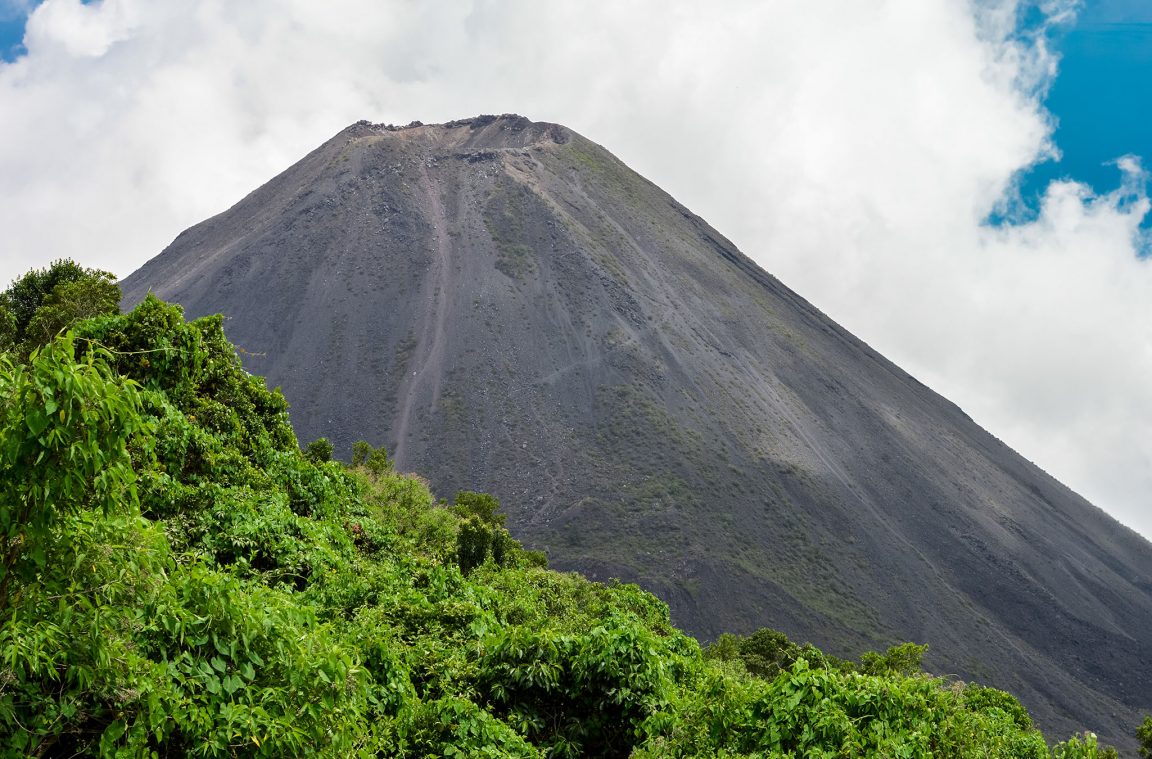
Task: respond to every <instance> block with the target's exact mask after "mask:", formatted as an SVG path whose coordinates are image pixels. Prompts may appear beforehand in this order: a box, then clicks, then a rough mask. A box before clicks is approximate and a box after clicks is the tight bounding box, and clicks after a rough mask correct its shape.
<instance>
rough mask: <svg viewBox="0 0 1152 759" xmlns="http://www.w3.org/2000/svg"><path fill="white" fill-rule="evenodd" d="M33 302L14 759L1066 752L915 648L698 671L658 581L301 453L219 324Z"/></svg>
mask: <svg viewBox="0 0 1152 759" xmlns="http://www.w3.org/2000/svg"><path fill="white" fill-rule="evenodd" d="M85 276H87V277H88V279H89V280H90V282H89V283H90V284H92V285H93V289H94V290H97V291H98V290H99V288H98V287H96V286H95V284H93V281H95V282H99V281H108V280H107V278H106V277H104V276H103V275H102V274H100V273H89V274H88V275H85ZM70 281H71V282H72V283H73V284H74V283H75V282H83V281H85V279H84V277H79V278H76V279H74V280H70ZM36 282H40V284H36ZM32 284H36V287H35V288H32V290H30V292H32V293H33V294H32V295H30V296H28V298H26V299H25V300H20V299H19V298H13V297H11V296H10V295H9V294H7V293H6V294H5V297H6V298H7V300H4V299H2V298H0V307H4V308H7V309H8V311H6V312H0V313H8V314H12V313H16V312H15V311H14V310H13V309H12V307H11V306H10V305H8V304H12V303H17V304H20V309H23V310H20V311H19V317H18V319H17V318H12V319H9V323H10V324H12V323H15V324H17V326H19V325H21V324H22V325H24V326H23V327H20V328H19V329H17V330H16V331H15V332H14V333H12V334H15V335H16V336H17V338H18V339H14V340H11V341H10V342H9V343H8V347H9V351H8V352H7V353H5V354H3V357H2V358H0V436H2V437H0V551H2V558H3V563H2V566H0V661H2V662H3V669H2V671H0V756H4V757H18V756H61V757H63V756H77V755H100V756H185V755H188V756H203V757H227V756H304V755H328V756H340V757H345V756H430V757H436V756H439V757H450V756H469V757H471V756H493V757H504V756H512V757H540V756H557V757H563V756H603V757H626V756H634V757H666V756H716V757H735V756H763V757H791V756H795V757H800V756H804V757H807V756H818V757H841V756H883V757H928V756H938V757H982V758H983V757H1037V758H1039V757H1048V756H1050V750H1049V749H1048V747H1047V746H1046V745H1045V742H1044V739H1043V737H1042V736H1041V735H1040V733H1039V732H1037V731H1036V730H1035V729H1034V728H1033V727H1032V724H1031V721H1030V719H1029V717H1028V715H1027V713H1026V712H1025V710H1024V709H1023V708H1022V707H1021V706H1020V704H1019V703H1018V702H1017V701H1016V700H1015V699H1014V698H1012V697H1011V696H1010V695H1008V694H1006V693H1003V692H1000V691H996V690H992V689H989V688H983V687H980V686H977V685H969V684H964V683H960V682H955V681H946V680H941V679H936V678H932V677H930V676H928V675H926V674H923V673H921V672H920V670H919V658H920V655H921V654H922V653H923V647H921V646H914V645H911V644H907V645H905V646H899V647H894V648H893V649H890V650H889V651H888V652H887V653H884V654H870V655H866V656H865V657H864V658H862V660H861V661H860V662H859V663H850V662H844V661H840V660H837V659H834V658H832V657H827V656H825V655H823V654H822V653H821V652H819V651H818V650H817V649H815V648H812V647H811V646H797V645H795V644H794V643H792V642H791V641H788V639H787V638H785V637H784V636H783V635H781V634H779V633H775V632H773V631H767V630H766V631H761V632H759V633H756V634H754V635H752V636H749V637H747V638H739V637H736V636H724V637H723V638H721V640H720V641H718V642H717V644H715V645H714V646H712V647H710V648H709V649H708V651H707V652H702V651H701V649H700V647H699V645H698V644H697V643H696V642H695V641H694V640H692V639H691V638H689V637H687V636H685V635H683V634H682V633H680V632H679V631H677V630H676V629H675V628H673V627H672V625H671V624H670V623H669V619H668V610H667V607H666V606H665V605H664V604H662V603H661V602H659V601H658V600H657V599H655V598H654V597H653V596H651V595H649V594H647V593H645V592H643V591H641V590H640V589H639V588H637V587H635V586H632V585H622V584H618V583H614V584H608V585H604V584H598V583H593V582H590V581H588V580H586V579H584V578H581V577H579V576H577V575H572V574H561V573H557V572H554V571H550V570H548V569H547V568H546V567H545V561H544V559H543V556H542V555H540V554H538V553H534V552H530V551H526V550H524V549H523V548H522V547H521V546H520V545H519V544H518V543H517V542H516V541H515V540H514V539H513V538H512V537H511V536H510V535H509V534H508V532H507V530H506V529H505V528H504V526H503V516H502V515H501V514H500V512H499V504H498V503H497V502H496V500H495V499H494V498H492V497H491V496H487V495H484V494H480V493H459V494H457V496H456V497H455V499H454V501H453V502H452V503H451V504H449V503H443V502H438V501H437V500H436V499H435V498H434V497H433V496H432V494H431V493H430V492H429V490H428V487H427V485H426V484H425V483H424V482H423V481H421V480H420V479H419V478H417V477H414V476H411V475H402V474H399V473H397V472H395V471H394V470H393V468H392V465H391V462H390V461H389V459H388V457H387V455H386V453H385V452H384V451H383V450H380V449H376V448H373V447H372V446H370V445H368V444H360V445H357V447H356V449H355V451H354V457H353V462H352V464H351V465H349V466H345V465H343V464H340V463H338V462H334V461H331V455H332V449H331V446H330V445H329V444H327V441H318V442H317V443H315V444H312V445H309V446H307V448H306V449H305V450H304V451H301V450H300V449H299V447H298V444H297V442H296V439H295V437H294V435H293V433H292V430H291V428H290V426H289V424H288V419H287V405H286V403H285V402H284V399H283V398H282V397H281V396H280V395H279V393H277V392H274V391H269V390H267V389H266V387H265V386H264V384H263V382H262V381H261V380H259V379H257V378H254V377H251V376H249V375H248V374H246V373H245V372H244V371H243V370H242V369H241V367H240V364H239V361H238V359H237V358H236V355H235V352H234V351H233V349H232V347H231V346H230V345H229V343H228V342H227V340H226V339H225V338H224V335H223V331H222V328H221V320H220V319H219V318H208V319H201V320H198V321H195V322H191V323H188V322H185V321H184V319H183V318H182V315H181V312H180V310H179V308H178V307H176V306H172V305H168V304H165V303H162V302H161V301H159V300H157V299H155V298H152V297H149V298H148V299H147V300H145V301H144V302H143V303H142V304H141V305H140V306H138V307H137V308H136V309H135V310H134V311H132V312H131V313H129V314H125V315H120V314H119V313H115V312H109V311H108V310H107V309H100V310H99V313H98V314H97V315H96V316H95V318H88V319H87V320H86V321H83V322H80V323H79V324H77V325H75V326H74V327H73V329H72V330H71V331H69V332H67V333H65V334H63V335H61V336H59V337H52V336H51V335H47V333H35V334H30V333H29V331H28V329H27V325H29V324H32V323H34V322H35V319H36V318H38V317H37V315H38V314H39V313H40V312H41V310H42V309H44V308H50V309H53V310H54V311H53V313H56V314H57V317H54V318H58V321H57V322H53V323H54V324H61V326H65V325H66V323H67V322H66V321H64V322H61V321H60V320H61V319H63V317H61V316H60V314H61V313H62V312H61V311H60V308H61V307H60V303H61V302H62V296H61V297H57V296H58V295H60V288H61V286H60V285H59V283H58V282H57V283H53V282H51V281H50V278H48V280H46V281H44V282H41V281H40V280H36V281H35V282H33V283H32ZM49 285H50V286H49ZM36 288H38V289H36ZM36 293H39V296H38V298H39V300H37V297H36ZM21 297H23V296H21ZM76 315H77V316H84V317H89V316H92V314H90V313H82V312H79V310H78V311H77V314H76ZM46 319H47V317H45V320H46ZM53 334H54V333H53ZM1148 729H1149V731H1150V732H1152V728H1148ZM1053 751H1054V753H1052V754H1051V755H1054V756H1057V757H1064V758H1065V759H1072V758H1073V757H1095V756H1103V755H1104V752H1102V751H1101V750H1099V749H1098V748H1097V747H1096V745H1095V739H1094V738H1093V737H1091V736H1088V735H1086V736H1085V737H1084V738H1082V739H1081V738H1074V739H1072V740H1070V741H1068V742H1067V743H1064V744H1060V745H1059V746H1057V747H1056V748H1055V749H1053Z"/></svg>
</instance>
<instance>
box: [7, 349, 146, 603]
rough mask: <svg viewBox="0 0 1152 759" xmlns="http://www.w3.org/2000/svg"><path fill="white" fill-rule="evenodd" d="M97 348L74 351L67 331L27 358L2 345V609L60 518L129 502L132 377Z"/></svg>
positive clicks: (137, 425) (138, 422)
mask: <svg viewBox="0 0 1152 759" xmlns="http://www.w3.org/2000/svg"><path fill="white" fill-rule="evenodd" d="M106 357H107V354H106V353H104V352H103V351H100V350H92V351H89V352H88V353H87V355H86V358H85V361H83V362H78V361H76V350H75V346H74V344H73V339H72V337H71V336H70V335H69V336H67V337H64V338H61V339H60V340H57V341H55V342H53V343H51V344H49V345H47V346H45V347H44V348H41V349H38V350H35V351H33V353H32V355H31V357H30V360H29V363H28V365H27V366H21V365H15V366H14V365H13V364H12V363H11V362H10V361H8V360H7V359H6V358H4V357H3V356H2V355H0V429H2V430H3V433H4V434H3V436H2V437H0V554H2V559H0V619H2V618H3V616H6V615H7V614H8V612H9V609H8V606H7V601H8V598H9V593H10V590H11V588H12V586H13V584H16V583H19V584H24V583H28V582H31V581H33V580H34V579H35V578H36V577H37V576H38V574H39V573H40V572H41V571H42V570H43V569H44V567H45V561H46V554H45V546H46V545H48V544H49V542H50V541H51V540H52V537H53V534H54V529H55V528H56V526H57V524H58V523H59V522H60V521H61V520H62V519H64V518H66V517H69V516H74V515H75V514H77V513H78V512H79V511H80V510H81V509H92V508H98V509H103V510H105V511H108V510H111V509H114V508H120V507H123V506H124V505H125V504H134V503H136V499H137V494H136V488H135V471H134V470H133V468H132V462H131V457H130V456H129V453H128V441H129V439H130V438H131V437H132V436H133V435H135V433H137V432H138V431H140V430H142V429H145V428H146V427H147V422H146V421H145V419H144V417H143V416H142V415H141V400H140V397H139V394H138V393H137V392H136V389H135V387H136V386H135V383H133V382H131V381H130V380H125V379H123V378H121V377H118V376H116V375H114V374H113V373H112V371H111V370H110V369H109V368H108V364H107V363H106V361H104V360H103V359H104V358H106Z"/></svg>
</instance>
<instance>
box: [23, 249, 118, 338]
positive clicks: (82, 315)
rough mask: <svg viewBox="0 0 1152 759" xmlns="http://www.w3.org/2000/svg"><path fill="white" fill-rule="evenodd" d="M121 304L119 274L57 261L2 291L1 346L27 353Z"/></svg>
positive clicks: (115, 311) (116, 311)
mask: <svg viewBox="0 0 1152 759" xmlns="http://www.w3.org/2000/svg"><path fill="white" fill-rule="evenodd" d="M119 310H120V288H119V286H117V284H116V277H115V276H114V275H113V274H111V273H110V272H106V271H100V270H99V269H86V268H84V267H82V266H80V265H79V264H77V263H75V262H74V261H72V260H70V259H61V260H58V261H54V262H53V263H52V264H51V265H50V266H48V268H46V269H36V270H33V271H30V272H28V273H27V274H25V275H24V276H23V277H21V278H19V279H17V280H16V281H15V282H13V283H12V284H11V285H10V286H9V287H8V289H7V290H5V291H4V292H2V293H0V350H17V351H19V352H21V353H24V354H27V353H30V352H31V351H32V349H33V348H35V347H36V346H38V345H45V344H47V343H48V342H49V341H50V340H51V339H52V338H53V337H55V336H56V335H57V334H58V333H60V332H61V331H62V330H64V329H65V328H67V327H69V326H71V325H72V324H75V323H76V322H77V321H80V320H82V319H90V318H92V317H94V316H104V315H107V314H115V313H118V312H119Z"/></svg>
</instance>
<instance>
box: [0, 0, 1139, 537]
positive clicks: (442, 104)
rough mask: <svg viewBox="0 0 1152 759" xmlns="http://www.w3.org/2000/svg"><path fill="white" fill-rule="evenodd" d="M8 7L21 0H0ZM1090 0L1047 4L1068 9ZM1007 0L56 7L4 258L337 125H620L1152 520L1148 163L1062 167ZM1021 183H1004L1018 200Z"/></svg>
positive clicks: (221, 204)
mask: <svg viewBox="0 0 1152 759" xmlns="http://www.w3.org/2000/svg"><path fill="white" fill-rule="evenodd" d="M5 2H7V3H9V4H11V2H12V0H5ZM1074 9H1075V4H1074V3H1071V2H1058V1H1057V2H1047V3H1046V4H1045V5H1044V10H1045V12H1046V14H1047V17H1048V18H1050V19H1053V20H1055V21H1058V20H1059V19H1060V18H1062V17H1066V15H1067V14H1069V13H1071V12H1072V11H1073V10H1074ZM1018 11H1019V8H1018V7H1017V3H1015V2H1012V1H1011V0H1002V1H1001V2H984V3H981V4H980V5H979V10H978V11H976V12H974V11H973V10H972V6H970V5H969V3H967V2H962V1H961V0H869V1H868V2H859V0H839V1H836V0H774V1H773V2H769V3H765V2H759V1H753V0H728V1H727V2H725V3H723V4H722V6H716V5H713V6H710V7H708V8H705V7H703V6H702V5H701V4H699V3H692V2H669V1H668V0H632V2H627V3H601V4H596V5H593V4H589V3H586V2H575V1H569V2H549V3H538V2H531V1H530V0H512V1H510V2H499V3H497V2H492V1H489V0H472V1H464V0H460V1H457V2H442V3H419V2H410V1H407V0H389V1H381V0H334V1H333V2H328V3H315V2H304V1H303V0H287V1H284V0H276V1H275V2H273V1H272V0H248V1H247V2H245V3H232V2H225V1H224V0H171V1H170V2H165V3H162V4H161V3H153V2H147V1H146V0H103V2H101V3H97V4H93V5H84V4H82V3H80V2H79V0H47V2H45V3H44V4H42V5H41V6H39V7H38V8H37V9H36V10H35V12H34V13H33V14H32V16H31V18H30V20H29V24H28V30H27V36H26V39H25V45H26V47H27V49H28V55H27V56H25V57H22V58H21V59H19V60H18V61H17V62H15V63H12V64H7V65H0V113H2V114H3V119H0V198H2V199H3V203H2V204H0V229H2V230H3V237H2V238H0V239H2V240H3V242H2V243H0V279H2V280H4V281H8V280H11V279H12V278H13V277H15V276H17V275H19V274H20V273H22V272H23V271H24V270H26V269H28V268H30V267H33V266H42V265H44V264H46V263H47V262H48V261H50V260H52V259H54V258H57V257H61V256H69V257H73V258H76V259H77V260H80V261H81V262H83V263H85V264H87V265H93V266H99V267H102V268H107V269H110V270H112V271H114V272H116V273H117V274H119V275H121V276H125V275H127V274H128V273H130V272H131V271H132V270H134V269H135V268H136V267H137V266H139V265H140V264H142V263H143V262H144V261H145V260H147V259H148V258H150V257H151V256H153V255H155V254H156V253H158V252H159V251H160V250H161V249H162V248H163V247H164V246H165V245H166V244H167V243H168V242H169V241H170V240H171V239H172V238H173V237H175V235H176V234H177V233H179V232H180V231H181V230H182V229H184V228H185V227H187V226H190V225H191V224H194V223H196V222H198V221H201V220H202V219H204V218H206V217H207V216H210V215H212V214H214V213H217V212H219V211H221V210H223V209H225V208H226V207H228V206H230V205H231V204H232V203H234V202H235V201H237V200H238V199H239V198H240V197H242V196H243V195H244V194H246V193H247V192H249V191H251V190H252V189H254V188H255V187H257V186H258V185H260V184H261V183H263V182H264V181H266V180H267V179H269V178H270V177H271V176H272V175H274V174H275V173H276V172H278V171H280V170H282V169H283V168H285V167H287V166H288V165H290V164H291V163H292V162H294V161H295V160H297V159H298V158H300V157H301V156H302V155H303V154H304V153H306V152H307V151H309V150H311V149H312V148H314V147H316V146H317V145H318V144H319V143H320V142H322V141H323V140H325V139H327V138H328V137H330V136H331V135H332V134H334V133H335V132H336V131H338V130H339V129H341V128H342V127H344V126H346V125H347V124H349V123H351V122H353V121H356V120H358V119H361V118H367V119H370V120H373V121H385V122H394V123H406V122H408V121H411V120H413V119H420V120H422V121H425V122H437V121H446V120H449V119H452V118H458V117H462V116H469V115H475V114H478V113H500V112H518V113H523V114H524V115H527V116H529V117H530V118H533V119H538V120H547V121H556V122H561V123H564V124H566V125H568V126H570V127H572V128H574V129H576V130H577V131H579V132H581V133H582V134H584V135H586V136H588V137H589V138H591V139H593V140H596V141H597V142H600V143H602V144H603V145H605V146H606V147H608V148H609V149H610V150H612V151H613V152H615V153H616V154H617V155H618V156H620V157H621V159H623V160H624V161H625V162H627V163H628V164H629V165H631V166H632V167H633V168H635V169H637V170H638V171H640V172H641V173H643V174H645V175H646V176H647V177H649V178H650V179H652V180H653V181H655V182H656V183H657V184H659V185H660V186H661V187H663V188H664V189H666V190H668V191H669V192H670V193H672V194H673V195H674V196H676V197H677V198H678V199H679V200H681V201H682V202H684V203H685V204H687V205H688V206H689V207H691V208H692V209H693V210H695V211H697V212H698V213H700V214H701V215H703V216H704V217H705V218H707V219H708V221H709V222H710V223H712V224H713V225H714V226H716V227H717V228H718V229H720V230H722V231H723V232H725V233H726V234H727V235H729V236H730V237H731V238H732V239H733V241H734V242H736V243H737V245H739V246H740V248H741V249H742V250H744V251H745V252H746V253H748V254H749V255H750V256H752V257H753V258H754V259H756V260H757V261H758V262H759V263H760V264H761V265H763V266H764V267H765V268H766V269H767V270H768V271H770V272H772V273H774V274H776V275H777V276H779V277H780V278H781V279H782V280H783V281H784V282H785V283H786V284H788V285H789V286H791V287H793V288H794V289H796V290H797V291H798V292H800V293H801V294H802V295H804V296H805V297H806V298H808V299H809V300H811V301H812V302H814V303H815V304H816V305H817V306H819V307H820V308H821V309H823V310H824V311H826V312H827V313H829V314H830V315H831V316H832V317H833V318H835V319H837V320H839V321H840V322H841V323H843V324H844V325H845V326H846V327H848V328H849V329H850V330H852V331H853V332H855V333H856V334H858V335H859V336H860V337H862V338H863V339H865V340H866V341H868V342H869V343H870V344H872V345H873V346H874V347H876V348H877V349H878V350H880V351H881V352H883V353H885V354H886V355H888V356H889V357H890V358H892V359H893V360H895V361H896V362H897V363H899V364H901V365H902V366H903V367H904V368H906V369H907V370H909V371H910V372H911V373H912V374H914V375H916V376H917V377H919V378H920V379H922V380H923V381H925V382H926V383H927V384H929V385H931V386H932V387H934V388H935V389H937V390H939V391H940V392H942V393H943V394H945V395H946V396H948V397H949V398H951V399H953V400H955V401H956V402H957V403H959V404H960V405H961V406H962V407H963V408H964V409H965V410H966V411H967V412H968V413H969V414H970V415H971V416H972V417H973V418H974V419H976V420H977V421H978V422H980V423H981V424H983V425H985V426H986V427H988V428H989V429H990V430H991V431H992V432H993V433H995V434H997V435H998V436H1000V437H1001V438H1003V439H1004V440H1005V441H1006V442H1008V443H1009V444H1010V445H1012V446H1013V447H1015V448H1016V449H1017V450H1019V451H1020V452H1022V453H1023V454H1024V455H1026V456H1027V457H1029V458H1031V459H1033V460H1035V461H1036V462H1037V463H1038V464H1040V465H1041V466H1043V467H1044V468H1046V469H1047V470H1048V471H1049V472H1050V473H1052V474H1053V475H1055V476H1056V477H1058V478H1059V479H1061V480H1062V481H1064V482H1065V483H1066V484H1068V485H1069V486H1071V487H1073V488H1074V489H1076V490H1078V491H1079V492H1081V493H1082V494H1084V495H1085V496H1087V497H1088V498H1089V499H1091V500H1093V501H1094V502H1095V503H1097V504H1098V505H1100V506H1101V507H1102V508H1105V509H1106V510H1108V511H1110V512H1111V513H1113V514H1114V515H1115V516H1117V517H1118V518H1119V519H1120V520H1121V521H1123V522H1125V523H1126V524H1128V525H1130V526H1132V527H1134V528H1136V529H1138V530H1140V531H1141V532H1143V533H1144V534H1145V535H1152V514H1150V513H1149V509H1147V507H1146V504H1147V495H1146V494H1147V493H1149V492H1152V436H1150V435H1148V434H1147V431H1148V430H1149V429H1152V390H1150V389H1149V386H1148V378H1149V377H1152V338H1150V337H1149V329H1148V325H1149V324H1152V319H1150V318H1149V317H1150V316H1152V313H1150V311H1152V274H1150V272H1149V268H1148V263H1147V262H1146V261H1144V260H1141V259H1139V258H1138V256H1137V239H1136V238H1137V236H1138V226H1139V223H1140V220H1141V219H1142V217H1143V215H1144V214H1145V213H1147V211H1148V201H1147V199H1146V197H1145V196H1144V191H1143V188H1144V187H1145V185H1146V181H1145V178H1144V176H1143V173H1142V170H1141V169H1140V166H1139V163H1138V161H1137V160H1135V159H1126V161H1125V163H1124V167H1125V170H1126V172H1127V176H1128V182H1127V184H1126V185H1125V186H1123V187H1121V188H1118V189H1117V191H1116V192H1114V193H1112V194H1109V195H1105V196H1102V197H1093V196H1092V195H1091V194H1090V193H1089V192H1088V190H1087V189H1086V188H1085V187H1082V186H1079V185H1076V184H1073V183H1057V184H1054V185H1052V186H1051V187H1050V188H1049V192H1048V195H1047V197H1046V200H1045V202H1044V205H1043V208H1042V209H1041V213H1040V215H1039V218H1037V219H1036V220H1035V221H1033V222H1030V223H1027V224H1024V225H1020V226H1016V227H1009V228H992V227H988V226H987V225H986V224H985V223H984V220H985V219H986V218H987V216H988V214H989V213H990V212H991V211H992V210H993V209H994V208H995V207H996V206H997V203H999V202H1002V200H1003V198H1004V197H1005V194H1006V192H1007V191H1009V190H1010V187H1011V182H1012V179H1013V177H1014V176H1015V175H1016V173H1017V172H1018V171H1019V170H1020V169H1022V168H1024V167H1026V166H1028V165H1030V164H1031V163H1033V162H1035V161H1037V160H1040V159H1041V158H1043V157H1044V156H1046V155H1050V154H1051V152H1052V151H1053V150H1054V149H1056V148H1058V146H1053V145H1051V144H1050V143H1049V135H1050V134H1051V124H1050V123H1049V118H1048V116H1047V115H1046V114H1045V113H1044V111H1043V110H1042V108H1041V107H1040V105H1039V102H1038V96H1039V94H1040V93H1042V92H1043V89H1044V87H1045V86H1046V85H1047V83H1049V82H1050V81H1051V78H1052V76H1053V75H1054V74H1055V72H1056V65H1057V61H1056V59H1055V58H1054V56H1053V55H1052V54H1051V53H1050V52H1049V51H1048V50H1047V49H1046V48H1045V46H1044V44H1043V40H1044V36H1043V34H1023V35H1022V34H1020V33H1019V30H1018V29H1017V23H1016V19H1017V17H1018ZM1009 195H1010V193H1009Z"/></svg>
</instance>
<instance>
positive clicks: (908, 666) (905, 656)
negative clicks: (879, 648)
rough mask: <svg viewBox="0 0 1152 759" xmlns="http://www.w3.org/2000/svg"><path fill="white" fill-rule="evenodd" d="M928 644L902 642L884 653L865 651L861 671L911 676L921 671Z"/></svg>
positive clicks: (861, 659)
mask: <svg viewBox="0 0 1152 759" xmlns="http://www.w3.org/2000/svg"><path fill="white" fill-rule="evenodd" d="M927 651H928V646H926V645H917V644H915V643H901V644H900V645H898V646H891V647H890V648H889V649H888V650H887V651H886V652H884V653H882V654H881V653H877V652H875V651H868V652H865V653H864V654H863V655H862V656H861V657H860V671H861V672H863V673H864V674H866V675H903V676H905V677H908V676H911V675H914V674H916V673H917V672H920V667H921V662H922V661H923V659H924V654H925V653H926V652H927Z"/></svg>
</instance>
